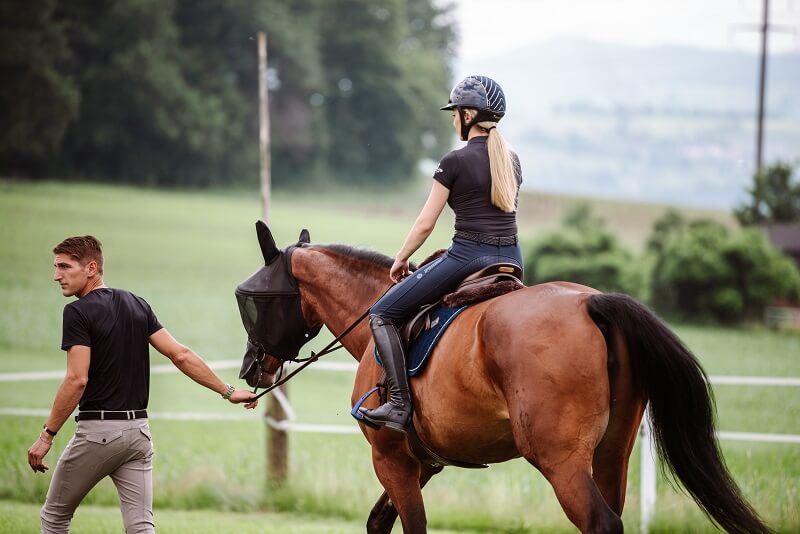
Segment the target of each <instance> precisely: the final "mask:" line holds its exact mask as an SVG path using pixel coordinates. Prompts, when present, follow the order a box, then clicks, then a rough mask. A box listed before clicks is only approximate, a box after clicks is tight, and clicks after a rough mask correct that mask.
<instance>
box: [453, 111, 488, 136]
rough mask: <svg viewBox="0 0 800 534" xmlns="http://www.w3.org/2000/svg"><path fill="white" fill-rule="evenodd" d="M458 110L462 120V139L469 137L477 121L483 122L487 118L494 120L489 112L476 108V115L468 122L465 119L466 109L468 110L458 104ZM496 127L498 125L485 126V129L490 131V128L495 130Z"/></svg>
mask: <svg viewBox="0 0 800 534" xmlns="http://www.w3.org/2000/svg"><path fill="white" fill-rule="evenodd" d="M456 110H457V111H458V117H459V119H460V120H461V140H462V141H466V140H467V139H468V138H469V131H470V130H471V129H472V127H473V126H475V125H476V124H477V123H479V122H483V121H486V120H491V121H493V122H494V119H493V117H491V116H490V115H489V114H488V113H486V112H484V111H481V110H475V116H474V117H472V120H470V121H469V122H467V121H466V120H465V115H466V114H465V111H466V109H465V108H462V107H461V106H456ZM495 128H496V126H490V127H489V128H484V130H486V133H489V131H490V130H494V129H495Z"/></svg>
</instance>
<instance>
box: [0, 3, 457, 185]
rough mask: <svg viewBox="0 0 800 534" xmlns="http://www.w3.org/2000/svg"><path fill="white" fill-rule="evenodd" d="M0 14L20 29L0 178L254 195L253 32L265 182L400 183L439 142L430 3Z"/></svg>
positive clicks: (439, 10) (6, 6) (439, 88)
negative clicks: (239, 187) (242, 187)
mask: <svg viewBox="0 0 800 534" xmlns="http://www.w3.org/2000/svg"><path fill="white" fill-rule="evenodd" d="M0 2H2V3H0V8H2V9H3V11H4V12H6V11H7V12H8V13H9V14H11V15H12V16H11V20H12V21H13V22H14V23H15V26H14V27H16V26H19V28H20V30H19V31H16V33H15V31H10V32H4V33H3V34H2V36H0V39H4V40H3V41H2V44H3V45H4V46H3V49H2V52H0V71H2V72H4V74H6V76H5V77H4V84H3V87H0V96H1V97H2V98H3V101H4V102H3V103H4V105H3V110H2V113H3V115H0V118H5V119H6V120H4V131H3V134H0V135H3V136H5V137H4V138H3V140H4V141H5V142H3V144H2V148H0V172H9V171H10V170H15V169H19V170H20V172H22V173H23V174H27V175H29V176H37V175H38V176H42V175H49V176H60V177H79V178H90V179H100V180H108V181H127V182H134V183H150V184H159V185H160V184H163V185H180V184H198V185H199V184H229V183H237V182H239V183H242V182H245V183H253V184H255V183H257V178H258V142H257V139H258V136H257V131H258V114H257V113H256V112H255V110H257V109H258V100H257V88H258V79H257V69H256V64H257V58H256V41H255V37H256V33H257V32H258V31H260V30H264V31H266V32H267V34H268V41H269V43H268V44H269V65H270V69H269V90H270V111H271V118H272V120H271V125H272V132H271V133H272V136H271V139H272V162H273V180H274V183H276V184H298V183H309V181H316V182H320V181H323V180H324V179H326V178H328V177H336V178H339V179H342V180H347V181H362V182H363V181H366V180H376V179H377V180H378V181H380V182H398V181H401V180H405V179H408V178H410V177H412V176H413V174H414V171H415V169H416V164H417V162H418V161H419V160H420V159H421V158H423V157H426V156H428V157H431V156H432V155H433V154H436V155H437V156H439V155H441V153H442V152H443V151H444V150H445V149H446V147H447V145H448V143H449V141H450V140H451V139H452V135H451V132H450V131H449V130H448V121H447V120H446V117H444V119H445V120H438V121H437V120H431V114H432V113H434V111H433V110H436V109H438V107H439V106H440V105H441V102H442V101H443V100H444V99H446V95H447V93H448V91H449V83H450V81H449V78H450V72H449V62H450V55H451V52H452V50H451V48H452V43H453V40H454V32H453V29H452V27H451V24H452V22H451V20H450V19H448V18H447V16H446V13H447V7H448V6H445V5H441V4H439V3H438V2H436V3H434V2H433V0H380V1H376V0H369V1H367V0H330V1H327V0H263V1H261V2H253V1H252V0H225V1H220V0H194V1H190V0H163V1H161V0H128V1H122V0H109V1H106V2H99V3H97V2H95V3H91V2H56V1H55V0H31V2H28V3H22V2H19V1H12V0H0ZM11 29H12V30H13V28H11ZM20 46H23V48H24V49H19V50H18V48H19V47H20ZM6 80H10V81H8V82H6ZM79 102H80V106H78V103H79ZM6 104H7V105H6ZM436 118H437V119H438V118H440V117H436Z"/></svg>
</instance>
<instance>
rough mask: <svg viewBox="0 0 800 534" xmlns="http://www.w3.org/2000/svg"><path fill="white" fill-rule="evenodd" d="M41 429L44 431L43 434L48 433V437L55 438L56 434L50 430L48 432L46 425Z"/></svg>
mask: <svg viewBox="0 0 800 534" xmlns="http://www.w3.org/2000/svg"><path fill="white" fill-rule="evenodd" d="M42 429H44V431H45V432H47V433H48V434H49V435H50V436H52V437H56V434H58V432H53V431H52V430H50V429H49V428H47V423H45V424H44V426H43V427H42Z"/></svg>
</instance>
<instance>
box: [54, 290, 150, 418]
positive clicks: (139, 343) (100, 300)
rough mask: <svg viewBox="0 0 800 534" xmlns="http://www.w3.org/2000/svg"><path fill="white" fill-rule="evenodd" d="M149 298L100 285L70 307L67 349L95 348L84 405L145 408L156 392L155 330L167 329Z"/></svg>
mask: <svg viewBox="0 0 800 534" xmlns="http://www.w3.org/2000/svg"><path fill="white" fill-rule="evenodd" d="M161 328H162V327H161V325H160V324H159V322H158V319H156V316H155V314H153V310H151V309H150V306H149V305H148V304H147V302H145V300H144V299H142V298H140V297H137V296H136V295H134V294H133V293H130V292H128V291H125V290H123V289H111V288H100V289H95V290H94V291H91V292H90V293H89V294H88V295H86V296H84V297H83V298H81V299H78V300H76V301H75V302H70V303H69V304H67V305H66V306H65V307H64V329H63V337H62V341H61V349H62V350H68V349H69V348H70V347H72V346H73V345H84V346H86V347H90V348H91V360H90V363H89V381H88V383H87V384H86V389H85V390H84V392H83V396H82V397H81V400H80V404H79V406H80V409H81V410H143V409H145V408H147V399H148V397H149V393H150V345H149V342H148V338H149V337H150V335H152V334H154V333H155V332H157V331H159V330H160V329H161Z"/></svg>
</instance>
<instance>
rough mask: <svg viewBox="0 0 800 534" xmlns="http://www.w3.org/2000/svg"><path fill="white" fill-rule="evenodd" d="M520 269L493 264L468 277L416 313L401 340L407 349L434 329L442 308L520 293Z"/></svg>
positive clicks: (509, 264)
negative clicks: (438, 312) (438, 313)
mask: <svg viewBox="0 0 800 534" xmlns="http://www.w3.org/2000/svg"><path fill="white" fill-rule="evenodd" d="M442 254H444V250H441V251H438V252H437V253H435V254H433V255H432V256H431V257H429V258H428V259H426V260H425V261H424V262H423V263H422V264H421V265H420V267H422V266H424V265H425V264H426V263H429V262H430V261H433V260H434V259H436V258H438V257H439V256H441V255H442ZM521 278H522V269H520V268H519V266H517V265H514V264H513V263H494V264H492V265H489V266H488V267H484V268H483V269H481V270H480V271H477V272H475V273H473V274H471V275H469V276H467V277H466V278H465V279H464V280H462V281H461V283H460V284H459V285H458V287H457V288H456V290H455V291H453V292H452V293H448V294H447V295H445V296H444V297H442V298H441V299H440V300H438V301H436V302H433V303H431V304H426V305H425V306H422V307H421V308H420V309H419V311H418V312H417V313H416V314H415V315H414V316H413V317H412V318H411V319H410V320H409V321H408V322H407V323H406V324H405V326H403V328H402V330H401V332H400V337H401V339H402V340H403V344H404V345H405V346H406V347H407V348H408V347H410V346H411V345H412V344H413V343H414V341H415V340H416V339H417V338H418V337H419V336H420V335H421V334H422V333H423V332H425V331H427V330H430V329H431V328H435V327H436V326H437V325H438V319H437V318H436V317H435V316H434V313H433V312H435V311H436V310H437V309H438V308H440V307H441V306H444V307H447V308H462V307H464V306H468V305H470V304H476V303H478V302H483V301H484V300H489V299H492V298H495V297H499V296H500V295H505V294H506V293H510V292H511V291H516V290H517V289H522V288H523V287H525V285H524V284H523V283H522V281H521Z"/></svg>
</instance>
